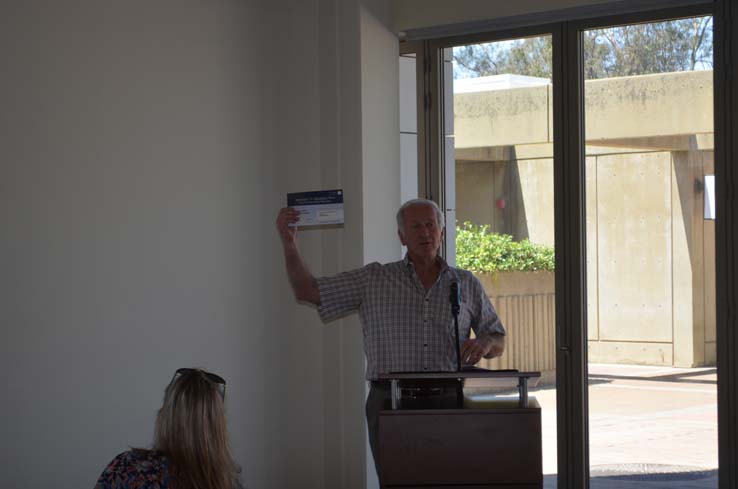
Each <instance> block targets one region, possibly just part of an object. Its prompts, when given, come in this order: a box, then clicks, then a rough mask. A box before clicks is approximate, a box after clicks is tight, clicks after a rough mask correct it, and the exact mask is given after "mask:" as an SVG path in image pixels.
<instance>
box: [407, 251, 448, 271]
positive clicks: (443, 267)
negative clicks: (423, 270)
mask: <svg viewBox="0 0 738 489" xmlns="http://www.w3.org/2000/svg"><path fill="white" fill-rule="evenodd" d="M436 260H437V261H438V262H439V263H440V264H441V273H444V272H445V271H447V270H448V269H449V267H448V263H446V260H444V259H443V257H442V256H441V255H436ZM402 263H403V265H405V267H406V268H408V269H415V264H414V263H413V262H412V260H410V255H409V254H407V253H405V258H403V259H402Z"/></svg>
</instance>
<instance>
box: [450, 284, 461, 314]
mask: <svg viewBox="0 0 738 489" xmlns="http://www.w3.org/2000/svg"><path fill="white" fill-rule="evenodd" d="M450 300H451V314H453V315H454V317H456V316H458V315H459V311H460V310H461V292H460V291H459V283H458V282H456V281H453V282H451V297H450Z"/></svg>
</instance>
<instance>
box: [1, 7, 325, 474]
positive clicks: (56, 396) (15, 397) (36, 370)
mask: <svg viewBox="0 0 738 489" xmlns="http://www.w3.org/2000/svg"><path fill="white" fill-rule="evenodd" d="M0 18H2V21H1V22H2V25H1V26H0V50H2V54H1V55H0V57H2V59H3V60H4V69H3V76H2V82H0V83H2V86H1V90H0V93H1V94H2V106H3V110H2V115H0V121H2V122H1V123H0V127H1V130H0V133H1V134H2V144H0V148H2V149H1V150H0V151H2V156H0V182H2V183H0V185H1V186H2V187H1V189H0V209H2V210H1V211H0V229H2V239H0V243H2V244H0V246H1V247H2V248H0V249H1V251H0V269H1V270H2V273H0V297H2V307H0V311H2V312H1V313H0V314H2V319H1V324H2V341H0V344H1V345H2V346H0V348H2V355H0V369H2V371H3V378H4V379H5V381H4V389H3V394H2V395H3V400H2V403H1V404H0V406H2V407H0V410H1V411H2V412H1V415H0V417H1V418H2V433H0V450H1V452H0V453H2V457H1V459H2V463H3V469H2V471H0V486H2V487H23V488H36V487H38V488H41V487H51V486H52V485H53V486H55V487H69V488H72V487H91V486H92V485H93V484H94V482H95V480H96V478H97V476H98V475H99V473H100V471H101V470H102V468H103V467H104V465H105V464H106V463H107V462H108V461H109V460H110V459H111V458H112V457H113V456H114V455H115V454H117V453H118V452H120V451H123V450H125V449H126V448H127V447H128V446H130V445H133V446H146V445H148V444H149V443H150V440H151V434H152V428H153V421H154V416H155V411H156V409H157V408H158V407H159V405H160V402H161V398H162V393H163V388H164V386H165V385H166V384H167V383H168V382H169V380H170V378H171V376H172V373H173V372H174V370H175V368H177V367H180V366H187V365H196V366H204V367H206V368H208V369H212V370H213V371H215V372H218V373H220V374H222V375H223V376H224V377H225V378H226V379H227V380H228V393H227V397H228V400H227V405H228V406H227V407H228V410H229V413H230V423H231V424H230V428H231V432H232V434H233V437H232V438H233V440H232V441H233V448H234V451H235V454H236V457H237V459H238V461H239V462H240V463H241V464H242V465H243V468H244V471H245V479H246V481H247V482H248V483H249V485H250V486H251V487H268V486H270V478H271V477H272V475H273V474H274V473H275V471H276V470H277V468H278V466H279V463H278V459H277V457H276V455H277V452H278V451H279V449H280V443H281V442H282V440H280V439H275V437H274V436H273V433H274V432H275V431H276V430H277V429H278V427H279V426H281V424H280V420H279V418H278V413H275V411H274V410H273V409H272V407H273V402H271V401H270V400H269V398H268V395H267V394H269V393H270V392H273V391H274V390H275V385H276V384H277V382H276V374H274V373H272V372H271V370H265V367H266V368H270V369H271V368H276V369H277V370H279V367H276V366H277V365H278V363H279V359H280V358H281V355H282V354H283V353H284V351H283V349H282V348H280V345H281V344H282V343H281V342H282V339H283V335H282V333H281V331H280V329H279V328H278V327H277V326H279V325H281V324H284V322H285V321H284V317H285V316H284V314H283V313H282V312H281V310H282V307H281V304H282V301H281V300H280V296H281V295H283V294H284V292H285V291H286V287H285V285H284V283H283V281H282V277H281V275H279V274H274V273H273V271H274V269H275V267H277V266H278V265H279V264H280V259H281V258H280V256H279V253H278V249H277V246H276V245H277V240H276V236H275V233H274V232H273V224H272V222H273V215H274V209H276V208H277V207H278V206H279V204H280V203H281V193H280V191H281V189H282V183H281V182H280V181H279V178H278V177H279V174H280V172H281V171H283V170H282V168H280V166H281V165H283V163H282V161H281V160H279V159H278V158H277V157H276V156H275V155H274V154H273V152H272V151H271V148H270V147H269V146H268V145H267V144H265V141H268V140H269V139H270V136H271V135H270V134H269V130H270V129H269V128H268V127H264V126H262V125H261V117H262V115H263V114H265V113H266V112H267V108H268V106H269V105H270V104H269V100H268V99H263V98H262V97H261V92H262V91H263V90H264V89H265V87H268V86H269V85H270V84H271V81H272V80H271V79H269V78H268V77H267V76H265V74H264V73H263V72H262V69H263V68H262V67H261V65H262V64H263V59H264V57H265V55H266V54H267V52H265V51H264V43H263V41H262V38H261V33H262V27H261V26H260V19H264V18H265V17H264V13H263V11H262V9H261V7H260V6H259V5H258V4H256V3H255V2H251V3H249V2H218V3H204V2H199V1H194V0H192V1H185V2H183V1H177V2H174V1H162V2H154V3H152V2H143V1H138V2H124V3H111V2H96V1H93V0H87V1H77V2H63V4H62V3H60V2H51V1H48V2H29V3H15V4H14V5H13V6H12V7H10V6H7V5H6V6H4V7H3V9H2V14H1V15H0ZM272 139H273V138H272ZM312 164H313V165H314V166H315V165H316V164H317V158H315V159H314V161H313V163H312ZM285 166H287V165H286V164H285ZM302 346H303V348H306V349H308V350H309V349H310V348H311V347H313V346H312V345H310V344H303V345H302ZM307 370H310V369H309V368H308V369H307ZM265 372H266V374H265ZM313 404H316V405H312V404H309V405H308V406H307V409H304V412H305V413H306V415H311V414H316V415H317V416H319V415H320V411H319V410H318V406H317V403H313ZM271 487H277V486H274V485H272V486H271Z"/></svg>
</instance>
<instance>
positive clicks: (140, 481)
mask: <svg viewBox="0 0 738 489" xmlns="http://www.w3.org/2000/svg"><path fill="white" fill-rule="evenodd" d="M169 484H170V478H169V462H167V459H166V457H164V456H163V455H160V454H157V453H156V452H151V451H145V450H136V451H132V450H130V451H127V452H123V453H121V454H120V455H118V456H117V457H115V458H114V459H113V461H112V462H110V463H109V464H108V466H107V467H105V470H103V473H102V474H101V475H100V478H99V479H98V480H97V484H96V485H95V489H169V487H170V486H169Z"/></svg>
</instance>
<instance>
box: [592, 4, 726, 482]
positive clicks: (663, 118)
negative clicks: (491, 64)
mask: <svg viewBox="0 0 738 489" xmlns="http://www.w3.org/2000/svg"><path fill="white" fill-rule="evenodd" d="M581 36H582V38H581V42H582V47H583V53H582V54H583V56H584V64H583V69H584V73H583V77H584V123H585V140H586V143H585V155H586V166H585V175H586V189H585V193H586V229H587V236H586V255H587V324H588V327H587V343H588V359H589V364H588V375H589V379H588V380H589V389H588V403H589V460H590V478H591V479H590V481H591V483H590V485H591V487H593V488H609V487H636V485H638V484H643V483H648V487H663V488H671V487H677V484H684V483H688V484H689V485H688V487H691V488H705V489H707V488H717V467H718V458H717V446H718V444H717V389H716V384H717V371H716V320H715V311H716V303H715V292H716V289H715V285H716V281H715V220H714V219H715V210H714V201H715V185H714V142H713V140H714V137H713V135H714V134H713V132H714V130H713V104H714V102H713V99H714V97H713V71H712V68H713V50H712V45H713V40H712V18H711V17H709V16H706V17H692V18H682V19H674V20H666V21H662V22H651V23H640V24H630V25H620V26H613V27H607V28H600V29H591V30H585V31H583V32H582V33H581ZM618 484H619V485H618ZM627 484H630V485H627ZM679 487H682V486H679ZM684 487H686V486H684Z"/></svg>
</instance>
